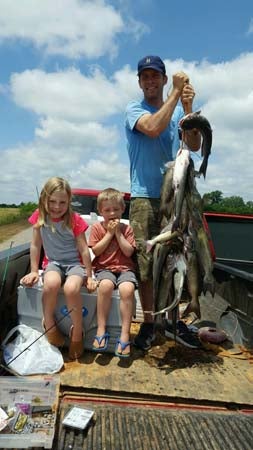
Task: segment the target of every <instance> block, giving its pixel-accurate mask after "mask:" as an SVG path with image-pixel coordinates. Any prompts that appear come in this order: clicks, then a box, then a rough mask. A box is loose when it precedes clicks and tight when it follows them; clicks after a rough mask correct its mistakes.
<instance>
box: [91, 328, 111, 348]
mask: <svg viewBox="0 0 253 450" xmlns="http://www.w3.org/2000/svg"><path fill="white" fill-rule="evenodd" d="M103 339H104V340H105V344H104V345H103V346H102V347H100V344H101V342H102V340H103ZM109 339H110V334H109V333H107V332H105V333H104V334H102V336H95V337H94V341H95V340H96V341H97V343H98V345H99V347H95V345H93V346H92V350H93V351H94V352H105V351H106V350H107V347H108V343H109Z"/></svg>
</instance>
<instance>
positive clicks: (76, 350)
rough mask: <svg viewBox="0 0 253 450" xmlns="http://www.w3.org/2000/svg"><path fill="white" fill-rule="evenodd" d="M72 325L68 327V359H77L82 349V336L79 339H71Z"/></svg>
mask: <svg viewBox="0 0 253 450" xmlns="http://www.w3.org/2000/svg"><path fill="white" fill-rule="evenodd" d="M72 333H73V325H72V326H71V328H70V332H69V338H70V344H69V359H73V360H74V359H78V358H80V357H81V356H82V354H83V350H84V344H83V336H82V339H81V340H80V341H72Z"/></svg>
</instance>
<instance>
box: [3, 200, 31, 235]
mask: <svg viewBox="0 0 253 450" xmlns="http://www.w3.org/2000/svg"><path fill="white" fill-rule="evenodd" d="M0 209H1V208H0ZM28 227H30V225H29V223H28V221H27V219H21V220H19V221H18V222H14V223H9V224H6V225H0V242H4V241H6V240H7V239H10V238H11V237H12V236H15V234H17V233H19V232H20V231H23V230H25V229H26V228H28Z"/></svg>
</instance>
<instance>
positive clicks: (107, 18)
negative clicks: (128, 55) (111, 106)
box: [0, 0, 147, 59]
mask: <svg viewBox="0 0 253 450" xmlns="http://www.w3.org/2000/svg"><path fill="white" fill-rule="evenodd" d="M0 10H1V17H0V39H1V40H2V41H4V40H6V39H8V40H10V39H11V40H13V41H16V40H19V41H23V42H29V43H32V44H33V45H34V46H35V47H37V48H38V49H40V50H43V51H44V52H45V53H46V54H48V55H62V56H65V57H67V58H71V59H79V58H81V57H86V58H88V59H91V58H98V57H100V56H103V55H106V54H107V55H109V57H110V58H113V57H115V56H116V55H117V53H118V43H117V36H118V34H119V33H126V34H127V35H132V36H133V38H134V39H137V40H138V39H139V38H140V37H141V36H142V35H143V34H144V33H145V32H147V27H146V26H145V25H144V24H142V23H141V22H138V21H136V20H134V19H132V18H131V17H129V18H128V20H127V22H126V23H124V20H123V18H122V16H121V14H120V12H119V11H118V10H116V8H114V7H113V6H111V5H110V4H109V3H108V2H107V1H105V0H54V2H53V3H52V0H22V1H17V0H0Z"/></svg>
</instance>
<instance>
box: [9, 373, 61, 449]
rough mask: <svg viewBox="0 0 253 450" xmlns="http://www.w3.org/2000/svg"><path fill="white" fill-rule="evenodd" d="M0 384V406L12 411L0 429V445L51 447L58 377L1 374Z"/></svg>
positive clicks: (56, 403)
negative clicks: (6, 423)
mask: <svg viewBox="0 0 253 450" xmlns="http://www.w3.org/2000/svg"><path fill="white" fill-rule="evenodd" d="M0 386H1V389H0V407H1V409H2V410H3V411H8V410H9V414H10V411H13V419H11V420H10V421H9V420H8V423H9V424H8V425H7V426H6V427H5V428H4V429H2V430H1V431H0V448H12V449H14V448H31V447H40V448H52V445H53V440H54V434H55V426H56V418H57V408H58V396H59V386H60V378H59V376H57V375H54V376H49V375H45V376H39V377H36V378H32V379H31V378H27V377H13V376H12V377H8V376H1V377H0ZM14 411H16V412H15V413H14ZM21 419H22V420H21Z"/></svg>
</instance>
